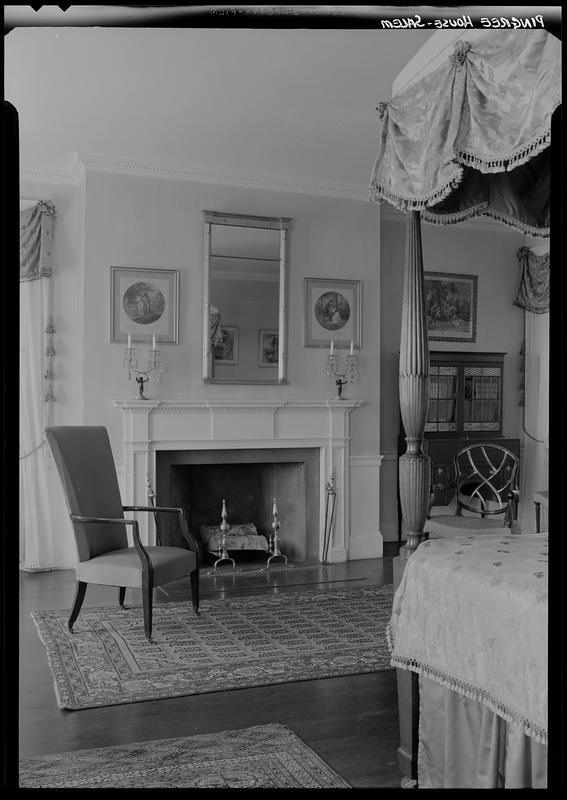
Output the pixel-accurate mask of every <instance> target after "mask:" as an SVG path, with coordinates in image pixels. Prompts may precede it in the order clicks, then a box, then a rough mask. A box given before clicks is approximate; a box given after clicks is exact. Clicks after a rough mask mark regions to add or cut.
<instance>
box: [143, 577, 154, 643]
mask: <svg viewBox="0 0 567 800" xmlns="http://www.w3.org/2000/svg"><path fill="white" fill-rule="evenodd" d="M153 591H154V582H153V580H152V576H151V575H148V574H142V604H143V607H144V633H145V634H146V638H147V639H148V641H150V642H151V641H152V601H153Z"/></svg>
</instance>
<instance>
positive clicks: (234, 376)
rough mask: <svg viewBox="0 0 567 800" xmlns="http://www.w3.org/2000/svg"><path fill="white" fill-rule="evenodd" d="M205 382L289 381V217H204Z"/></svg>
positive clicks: (212, 214) (211, 213)
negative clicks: (287, 373)
mask: <svg viewBox="0 0 567 800" xmlns="http://www.w3.org/2000/svg"><path fill="white" fill-rule="evenodd" d="M202 213H203V223H204V281H203V294H204V302H203V380H204V382H205V383H236V384H239V383H240V384H246V383H252V384H254V383H258V384H281V383H287V380H286V339H287V319H286V291H287V280H286V278H287V275H286V273H287V262H286V254H287V244H288V243H287V236H288V230H289V227H290V224H291V220H290V219H289V218H284V217H259V216H245V215H241V214H223V213H219V212H216V211H203V212H202Z"/></svg>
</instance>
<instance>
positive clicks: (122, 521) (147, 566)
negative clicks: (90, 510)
mask: <svg viewBox="0 0 567 800" xmlns="http://www.w3.org/2000/svg"><path fill="white" fill-rule="evenodd" d="M69 516H70V518H71V520H72V521H73V522H83V523H89V522H104V523H111V524H114V525H131V526H132V534H133V540H134V547H135V548H136V552H137V553H138V555H139V557H140V561H141V562H142V571H143V572H146V573H147V572H150V573H151V572H152V571H153V564H152V560H151V558H150V556H149V554H148V551H147V550H146V548H145V547H144V545H143V544H142V540H141V539H140V529H139V527H138V520H137V519H126V518H125V517H122V518H118V519H115V518H114V517H83V516H81V515H80V514H69Z"/></svg>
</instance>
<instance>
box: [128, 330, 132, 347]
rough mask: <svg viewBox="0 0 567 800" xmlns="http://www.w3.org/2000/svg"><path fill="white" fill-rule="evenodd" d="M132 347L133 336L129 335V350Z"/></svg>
mask: <svg viewBox="0 0 567 800" xmlns="http://www.w3.org/2000/svg"><path fill="white" fill-rule="evenodd" d="M131 347H132V334H130V333H129V334H128V350H130V348H131Z"/></svg>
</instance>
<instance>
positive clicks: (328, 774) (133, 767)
mask: <svg viewBox="0 0 567 800" xmlns="http://www.w3.org/2000/svg"><path fill="white" fill-rule="evenodd" d="M19 777H20V780H19V786H18V788H44V789H50V788H51V789H58V788H76V789H80V788H84V789H88V788H93V789H96V788H98V789H105V788H106V789H109V788H301V789H329V788H330V789H335V788H344V789H349V788H351V786H350V784H349V783H347V781H345V780H344V778H342V777H341V775H339V774H338V773H337V772H336V771H335V770H334V769H332V767H330V766H329V765H328V764H327V763H326V762H325V761H324V760H323V759H322V758H321V756H319V755H318V754H317V753H316V752H315V751H314V750H313V749H312V748H311V747H309V745H307V744H306V743H305V742H304V741H303V739H301V737H300V736H298V735H297V734H296V733H295V731H293V730H292V729H291V728H289V727H288V726H287V725H282V724H280V723H269V724H267V725H254V726H252V727H250V728H237V729H234V730H225V731H220V732H218V733H203V734H196V735H192V736H178V737H173V738H168V739H151V740H148V741H144V742H129V743H127V744H120V745H110V746H104V747H95V748H88V749H82V750H73V751H69V752H64V753H51V754H48V755H42V756H31V757H28V758H22V759H20V760H19ZM221 781H222V783H221ZM274 781H277V783H276V785H274Z"/></svg>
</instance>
